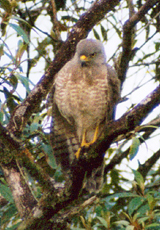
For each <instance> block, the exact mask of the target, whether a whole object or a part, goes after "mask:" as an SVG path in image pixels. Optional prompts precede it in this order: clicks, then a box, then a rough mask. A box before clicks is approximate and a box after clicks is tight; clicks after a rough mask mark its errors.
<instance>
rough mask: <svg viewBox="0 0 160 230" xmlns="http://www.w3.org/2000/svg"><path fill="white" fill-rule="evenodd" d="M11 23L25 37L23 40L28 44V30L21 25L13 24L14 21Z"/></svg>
mask: <svg viewBox="0 0 160 230" xmlns="http://www.w3.org/2000/svg"><path fill="white" fill-rule="evenodd" d="M9 25H10V27H12V28H13V29H14V30H15V31H16V32H17V33H18V34H19V35H20V36H21V37H22V38H23V40H24V41H25V42H26V43H27V44H29V39H28V36H27V34H26V32H25V31H24V30H23V29H22V28H21V27H20V26H18V25H16V24H13V23H9Z"/></svg>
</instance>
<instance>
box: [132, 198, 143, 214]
mask: <svg viewBox="0 0 160 230" xmlns="http://www.w3.org/2000/svg"><path fill="white" fill-rule="evenodd" d="M145 200H146V199H144V198H143V197H135V198H133V199H132V200H131V201H130V202H129V205H128V213H129V215H130V216H131V215H132V214H133V212H134V211H136V210H137V209H138V208H139V207H140V206H141V205H142V204H143V202H144V201H145Z"/></svg>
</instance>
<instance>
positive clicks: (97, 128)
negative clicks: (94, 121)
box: [75, 125, 99, 159]
mask: <svg viewBox="0 0 160 230" xmlns="http://www.w3.org/2000/svg"><path fill="white" fill-rule="evenodd" d="M98 130H99V126H98V125H97V126H96V129H95V132H94V136H93V140H92V141H91V142H89V143H87V142H86V140H85V139H86V133H85V132H84V134H83V136H82V142H81V147H80V148H79V149H78V150H77V152H76V153H75V156H76V158H77V159H78V158H79V156H80V152H81V149H82V147H87V148H88V147H89V146H90V145H91V144H93V143H94V142H96V140H97V136H98Z"/></svg>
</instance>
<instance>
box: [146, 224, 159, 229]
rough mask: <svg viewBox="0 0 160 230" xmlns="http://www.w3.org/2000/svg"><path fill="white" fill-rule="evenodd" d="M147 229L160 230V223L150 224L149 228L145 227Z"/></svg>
mask: <svg viewBox="0 0 160 230" xmlns="http://www.w3.org/2000/svg"><path fill="white" fill-rule="evenodd" d="M145 229H149V230H159V229H160V224H158V223H153V224H150V225H148V226H145Z"/></svg>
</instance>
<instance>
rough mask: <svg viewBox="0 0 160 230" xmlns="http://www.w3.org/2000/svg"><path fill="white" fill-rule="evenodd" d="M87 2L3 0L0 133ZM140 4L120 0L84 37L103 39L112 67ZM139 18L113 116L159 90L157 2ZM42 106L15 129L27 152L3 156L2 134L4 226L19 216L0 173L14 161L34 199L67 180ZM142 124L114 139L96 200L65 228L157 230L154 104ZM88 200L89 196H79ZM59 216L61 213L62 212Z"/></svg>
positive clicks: (0, 220)
mask: <svg viewBox="0 0 160 230" xmlns="http://www.w3.org/2000/svg"><path fill="white" fill-rule="evenodd" d="M151 2H152V1H151ZM157 2H158V1H157ZM91 3H92V2H91V1H85V0H84V1H74V0H68V1H54V0H51V1H50V2H49V1H46V0H41V1H37V0H35V1H30V0H25V1H21V0H20V1H15V0H12V1H11V0H0V18H1V38H0V59H1V66H0V123H1V124H2V125H3V127H4V128H6V129H7V125H8V124H9V122H10V120H11V118H12V115H13V114H14V111H15V108H17V106H19V105H21V103H22V102H24V100H25V98H26V97H27V96H28V95H30V93H32V92H33V88H34V86H35V85H36V84H37V82H38V81H39V80H40V79H41V77H42V75H43V73H44V72H45V71H46V70H47V69H48V68H49V64H50V63H51V61H52V59H53V58H55V56H56V54H57V53H58V51H59V49H60V47H61V45H63V43H64V41H65V39H66V37H67V36H68V34H69V32H70V31H71V30H72V27H73V26H74V24H75V23H76V22H77V21H78V20H79V18H80V17H81V15H82V14H83V13H85V12H86V11H87V10H88V9H89V8H90V7H91V6H92V4H91ZM145 3H146V1H142V0H133V1H132V0H123V1H120V3H119V4H117V5H116V6H115V7H114V9H113V10H112V11H111V10H110V11H109V12H108V13H107V15H105V16H104V18H103V19H102V20H101V21H99V23H96V25H95V26H94V27H93V28H92V30H91V31H90V33H89V35H88V37H92V38H96V39H100V40H101V41H103V43H104V46H105V49H106V53H107V59H108V62H109V63H110V64H111V65H114V66H115V68H116V69H118V68H119V66H120V62H121V57H122V54H123V52H124V47H123V43H125V41H124V25H125V22H126V21H127V20H128V19H130V18H131V17H132V16H134V14H135V13H136V12H138V10H140V9H141V7H142V6H143V5H144V4H145ZM56 9H57V10H56ZM138 21H139V22H138V24H137V25H136V26H135V27H134V30H132V38H131V40H132V42H131V54H130V56H129V57H126V58H128V62H129V65H128V66H127V74H126V76H125V74H124V78H123V79H121V81H122V92H121V101H120V102H119V105H118V106H117V112H116V118H117V119H118V118H120V117H121V116H122V115H123V114H124V113H125V112H129V111H132V109H133V108H134V107H135V106H136V105H137V104H138V103H140V101H141V100H142V99H144V98H145V97H146V96H147V95H148V94H149V93H150V92H152V91H153V90H154V89H155V88H156V86H158V85H159V80H160V62H159V60H160V49H159V48H160V39H159V33H160V3H158V4H155V5H154V6H152V7H151V8H150V10H149V11H148V12H146V13H145V15H144V17H142V18H141V19H139V20H138ZM128 36H129V35H128ZM13 41H14V42H13ZM122 41H123V43H122ZM46 103H47V102H46V100H43V101H42V102H41V103H40V105H34V106H35V110H34V111H33V113H32V116H30V117H29V118H28V120H27V124H26V125H25V127H24V128H23V131H22V134H21V135H20V134H19V132H21V130H20V131H19V132H17V133H16V139H14V138H13V140H15V141H17V139H18V141H21V145H20V147H22V146H25V151H24V150H21V148H20V149H19V150H18V151H19V154H18V155H17V156H16V157H14V152H15V150H14V149H13V152H12V153H11V154H8V150H7V149H6V148H4V146H6V144H5V142H4V140H3V134H2V131H1V130H0V135H1V138H0V146H1V147H0V155H1V164H2V167H1V168H2V170H1V174H0V225H1V229H16V228H17V226H19V224H20V223H21V222H22V219H23V216H22V215H21V213H20V212H19V211H20V210H19V207H18V205H17V203H16V201H15V197H14V191H13V189H12V184H11V183H10V182H9V180H8V177H7V176H6V173H5V170H4V168H5V167H7V165H8V164H9V163H10V162H11V161H12V159H16V162H18V163H17V165H18V169H19V171H20V173H21V175H22V178H23V179H24V178H25V179H24V181H25V183H26V184H27V185H29V188H30V190H31V191H32V192H31V194H32V195H33V197H34V199H35V200H36V201H37V200H40V198H42V197H43V195H44V194H45V193H48V191H49V187H50V186H51V184H52V182H53V184H54V183H57V184H58V186H59V187H60V188H59V189H60V191H61V188H63V186H64V176H63V174H62V172H61V169H60V168H59V166H57V165H56V163H55V160H54V157H53V154H52V150H51V147H50V143H49V128H50V110H49V109H48V110H47V109H46ZM144 118H145V117H144ZM135 119H136V118H135ZM142 122H143V123H140V125H137V126H136V128H133V130H132V131H130V130H129V131H128V132H127V133H126V134H124V133H122V134H120V135H118V137H116V138H115V139H114V141H113V142H112V145H110V148H108V150H107V152H106V155H105V162H106V166H105V174H104V185H103V188H102V191H101V193H100V194H98V195H97V199H96V201H95V202H93V203H92V204H90V205H88V206H87V207H85V208H84V209H82V210H81V211H79V212H77V213H76V215H73V216H71V217H70V218H67V221H66V223H67V226H66V229H67V228H68V229H74V230H75V229H77V230H78V229H87V230H89V229H95V230H96V229H108V230H109V229H110V230H113V229H114V230H138V229H147V230H152V229H153V230H158V229H160V209H159V204H160V191H159V183H160V179H159V174H160V171H159V167H158V166H159V161H158V159H159V156H160V149H159V142H160V132H159V126H160V119H159V106H155V107H154V106H153V109H152V111H151V112H150V113H148V116H147V118H146V119H142ZM133 123H134V121H133ZM13 136H14V135H13ZM18 143H19V142H18ZM4 149H5V150H4ZM4 151H5V154H4ZM51 178H52V179H51ZM53 179H54V180H53ZM51 181H52V182H51ZM12 183H13V182H12ZM9 187H10V188H11V190H10V189H9ZM12 195H13V196H12ZM89 197H90V196H89V195H88V194H87V195H86V197H85V196H84V197H83V199H84V200H85V199H86V200H87V199H88V198H89ZM83 199H82V200H83ZM84 200H83V201H84ZM76 205H77V204H75V206H76ZM78 205H79V204H78ZM33 206H34V205H33ZM73 206H74V205H73ZM66 207H67V205H66ZM71 207H72V206H71ZM59 215H63V210H62V212H61V213H60V214H59ZM57 229H58V228H57ZM59 229H64V228H59Z"/></svg>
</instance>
